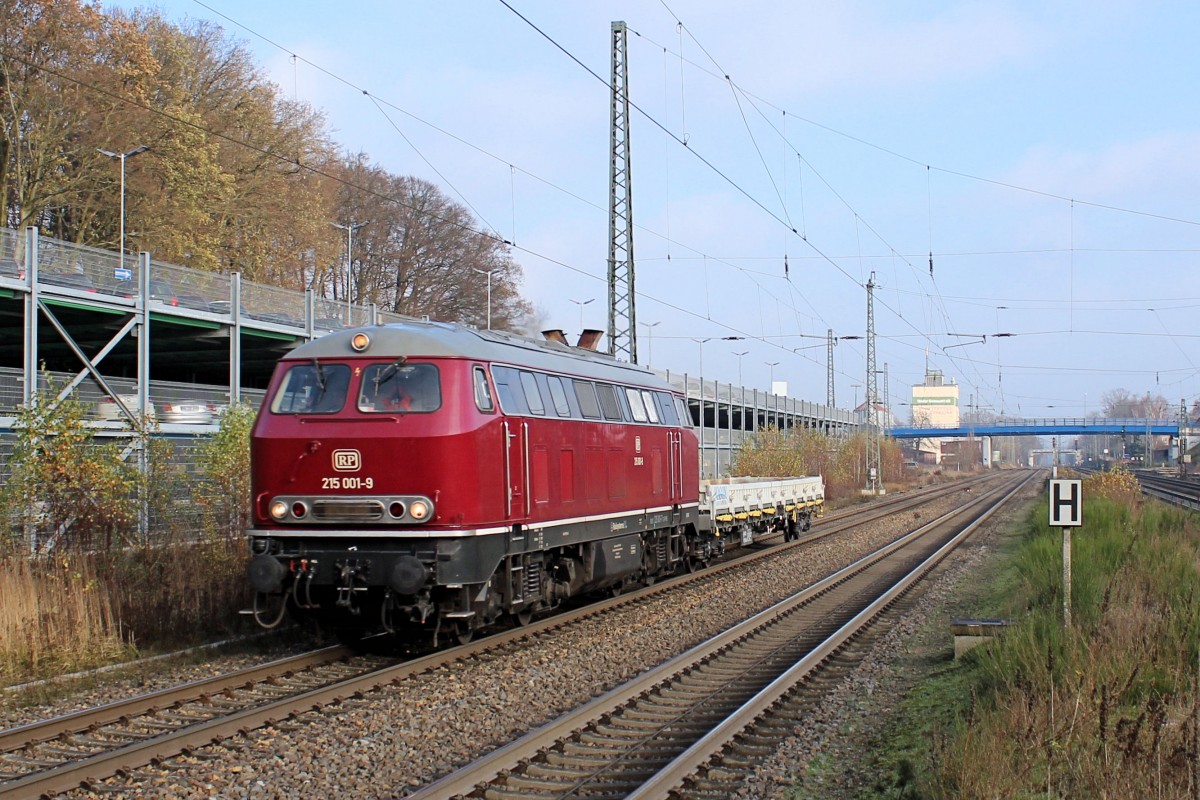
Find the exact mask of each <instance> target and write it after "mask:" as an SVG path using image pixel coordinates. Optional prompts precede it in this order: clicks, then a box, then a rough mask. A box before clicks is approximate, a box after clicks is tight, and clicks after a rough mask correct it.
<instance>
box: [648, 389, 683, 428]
mask: <svg viewBox="0 0 1200 800" xmlns="http://www.w3.org/2000/svg"><path fill="white" fill-rule="evenodd" d="M654 399H655V400H657V401H658V416H659V417H660V418H661V419H662V421H663V424H664V425H678V424H679V415H678V414H676V413H675V405H674V404H673V403H672V402H671V395H669V394H667V393H666V392H655V393H654Z"/></svg>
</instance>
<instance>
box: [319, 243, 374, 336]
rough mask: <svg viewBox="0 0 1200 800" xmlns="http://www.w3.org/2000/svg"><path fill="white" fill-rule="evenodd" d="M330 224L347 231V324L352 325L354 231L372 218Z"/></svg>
mask: <svg viewBox="0 0 1200 800" xmlns="http://www.w3.org/2000/svg"><path fill="white" fill-rule="evenodd" d="M329 224H330V225H332V226H333V227H335V228H341V229H342V230H344V231H345V232H346V324H347V325H350V324H352V323H353V320H352V319H351V318H350V315H351V311H350V265H351V264H353V263H354V262H353V261H351V253H352V252H353V247H354V232H355V231H356V230H358V229H359V228H362V227H364V226H366V225H370V224H371V220H367V221H366V222H355V221H353V220H351V221H350V224H348V225H340V224H338V223H336V222H331V223H329Z"/></svg>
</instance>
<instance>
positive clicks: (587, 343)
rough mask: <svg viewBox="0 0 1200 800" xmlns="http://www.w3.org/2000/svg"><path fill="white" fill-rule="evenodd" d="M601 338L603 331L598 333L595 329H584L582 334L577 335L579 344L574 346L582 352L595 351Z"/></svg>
mask: <svg viewBox="0 0 1200 800" xmlns="http://www.w3.org/2000/svg"><path fill="white" fill-rule="evenodd" d="M603 336H604V331H598V330H596V329H595V328H585V329H584V331H583V333H581V334H579V344H577V345H575V346H576V347H581V348H583V349H584V350H595V349H596V346H597V345H599V344H600V339H601V338H603Z"/></svg>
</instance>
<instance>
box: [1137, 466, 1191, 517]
mask: <svg viewBox="0 0 1200 800" xmlns="http://www.w3.org/2000/svg"><path fill="white" fill-rule="evenodd" d="M1136 475H1137V479H1138V483H1140V484H1141V485H1142V492H1143V493H1145V494H1148V495H1150V496H1151V497H1157V498H1158V499H1159V500H1163V501H1165V502H1167V503H1170V504H1171V505H1176V506H1182V507H1184V508H1190V509H1192V510H1197V509H1200V483H1197V482H1196V481H1194V480H1188V479H1186V478H1171V477H1167V476H1165V475H1155V474H1152V473H1148V472H1138V473H1136Z"/></svg>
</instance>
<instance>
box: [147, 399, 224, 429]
mask: <svg viewBox="0 0 1200 800" xmlns="http://www.w3.org/2000/svg"><path fill="white" fill-rule="evenodd" d="M216 417H217V407H216V405H214V404H213V403H210V402H208V401H206V400H171V401H170V402H166V403H163V404H162V410H161V413H160V414H159V417H158V419H159V421H160V422H169V423H172V424H175V425H211V424H212V423H213V421H214V420H215V419H216Z"/></svg>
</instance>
